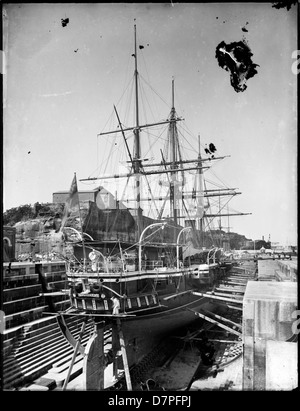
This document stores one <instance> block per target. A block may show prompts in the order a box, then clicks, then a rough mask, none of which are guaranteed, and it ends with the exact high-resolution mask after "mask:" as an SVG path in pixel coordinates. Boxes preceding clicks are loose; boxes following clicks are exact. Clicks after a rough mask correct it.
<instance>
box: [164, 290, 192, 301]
mask: <svg viewBox="0 0 300 411" xmlns="http://www.w3.org/2000/svg"><path fill="white" fill-rule="evenodd" d="M191 292H192V291H191V290H188V291H182V292H181V293H176V294H172V295H169V296H168V297H165V298H163V300H164V301H167V300H170V299H171V298H176V297H179V296H181V295H184V294H189V293H191Z"/></svg>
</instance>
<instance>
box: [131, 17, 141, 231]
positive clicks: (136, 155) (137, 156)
mask: <svg viewBox="0 0 300 411" xmlns="http://www.w3.org/2000/svg"><path fill="white" fill-rule="evenodd" d="M134 58H135V70H134V79H135V129H134V130H133V132H134V151H133V172H134V175H135V195H136V207H137V228H138V239H140V235H141V232H142V229H143V227H142V209H141V186H140V168H141V148H140V129H139V126H140V124H139V90H138V74H139V73H138V70H137V47H136V25H134Z"/></svg>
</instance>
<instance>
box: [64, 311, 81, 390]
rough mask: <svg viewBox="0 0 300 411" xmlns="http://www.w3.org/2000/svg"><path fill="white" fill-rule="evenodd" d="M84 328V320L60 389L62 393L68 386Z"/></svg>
mask: <svg viewBox="0 0 300 411" xmlns="http://www.w3.org/2000/svg"><path fill="white" fill-rule="evenodd" d="M85 327H86V321H85V319H84V321H83V323H82V327H81V330H80V333H79V336H78V340H77V342H76V345H75V347H74V352H73V355H72V359H71V363H70V366H69V369H68V374H67V376H66V379H65V381H64V384H63V387H62V391H65V390H66V388H67V385H68V382H69V379H70V375H71V372H72V369H73V365H74V362H75V359H76V357H77V353H78V349H79V347H80V343H81V339H82V337H83V334H84V331H85Z"/></svg>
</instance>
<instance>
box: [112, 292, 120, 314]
mask: <svg viewBox="0 0 300 411" xmlns="http://www.w3.org/2000/svg"><path fill="white" fill-rule="evenodd" d="M111 300H112V302H113V312H112V314H113V315H118V314H119V310H120V301H119V300H118V299H117V297H115V296H112V297H111Z"/></svg>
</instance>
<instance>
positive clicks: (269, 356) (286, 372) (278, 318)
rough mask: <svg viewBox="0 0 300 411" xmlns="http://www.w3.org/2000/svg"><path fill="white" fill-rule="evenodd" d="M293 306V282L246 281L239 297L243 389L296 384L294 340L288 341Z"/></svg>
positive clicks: (261, 388)
mask: <svg viewBox="0 0 300 411" xmlns="http://www.w3.org/2000/svg"><path fill="white" fill-rule="evenodd" d="M296 309H297V283H296V282H277V281H262V282H259V281H249V282H248V284H247V288H246V292H245V295H244V301H243V342H244V354H243V390H244V391H265V390H272V391H273V390H281V391H282V390H292V389H294V388H296V387H297V385H298V384H297V381H298V377H297V363H298V359H297V343H296V342H290V341H289V340H291V339H293V337H295V336H293V331H292V324H293V322H294V321H295V316H294V317H293V313H294V311H295V310H296ZM294 339H295V338H294Z"/></svg>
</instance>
